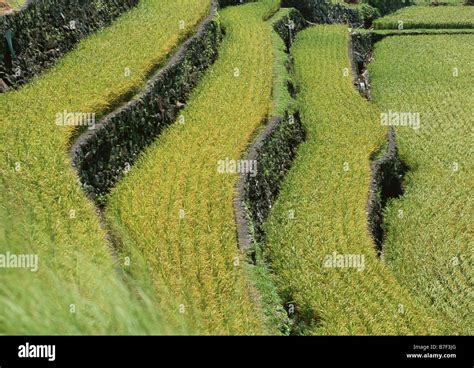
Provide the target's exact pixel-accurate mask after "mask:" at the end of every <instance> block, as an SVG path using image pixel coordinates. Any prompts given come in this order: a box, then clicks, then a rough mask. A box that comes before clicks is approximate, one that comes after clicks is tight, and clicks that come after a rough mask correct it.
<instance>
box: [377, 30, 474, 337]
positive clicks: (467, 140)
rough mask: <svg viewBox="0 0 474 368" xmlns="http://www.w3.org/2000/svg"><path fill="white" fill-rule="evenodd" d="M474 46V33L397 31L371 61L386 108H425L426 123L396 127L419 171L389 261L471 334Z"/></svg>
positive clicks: (388, 248)
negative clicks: (400, 33)
mask: <svg viewBox="0 0 474 368" xmlns="http://www.w3.org/2000/svg"><path fill="white" fill-rule="evenodd" d="M473 45H474V38H473V36H471V35H449V36H445V35H440V36H415V37H409V38H407V37H390V38H387V39H385V40H383V41H382V42H381V43H379V44H377V46H376V50H375V62H374V63H373V64H372V65H371V68H370V75H371V79H372V87H373V98H374V102H375V103H376V104H377V105H378V106H379V107H380V108H381V110H383V111H389V110H391V111H407V112H414V113H419V114H420V128H419V129H418V130H415V129H411V128H410V127H402V126H400V127H398V128H396V132H397V142H398V146H399V149H400V154H401V156H402V159H403V160H404V161H405V162H406V163H407V164H408V165H409V166H410V168H411V170H410V171H409V173H408V175H407V178H406V192H405V195H404V196H403V197H402V198H401V199H399V200H395V201H393V202H392V203H391V204H390V205H389V206H388V208H387V215H386V226H387V228H388V237H387V240H386V242H385V260H386V262H387V264H388V265H389V266H390V268H391V269H392V270H393V272H394V274H395V277H396V278H397V280H399V282H400V284H402V285H403V286H404V287H405V288H406V289H407V290H410V291H411V293H412V294H413V295H417V296H418V297H420V298H421V299H423V300H424V301H425V302H427V303H430V304H432V305H434V306H435V307H436V309H438V310H439V311H440V314H441V315H442V316H443V318H444V319H445V320H446V323H447V325H448V326H451V332H454V333H460V334H464V335H471V334H472V333H473V326H474V321H473V315H474V313H473V307H474V306H473V303H472V301H473V286H474V280H473V277H474V274H473V250H474V249H473V243H472V235H473V227H472V214H473V213H474V209H473V204H472V186H473V183H474V176H473V173H474V170H473V169H474V161H473V144H472V142H473V141H474V140H473V138H474V130H473V128H472V124H473V122H474V121H473V119H474V107H473V104H472V101H474V89H473V88H472V81H473V80H474V62H473V59H472V55H473V53H474V46H473ZM394 55H397V62H396V63H393V56H394ZM427 66H429V68H427ZM414 270H416V272H414Z"/></svg>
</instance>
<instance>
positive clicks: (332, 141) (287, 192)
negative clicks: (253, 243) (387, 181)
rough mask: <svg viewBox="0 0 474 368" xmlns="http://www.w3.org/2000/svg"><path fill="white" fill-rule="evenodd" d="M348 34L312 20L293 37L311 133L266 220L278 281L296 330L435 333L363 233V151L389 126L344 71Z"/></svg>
mask: <svg viewBox="0 0 474 368" xmlns="http://www.w3.org/2000/svg"><path fill="white" fill-rule="evenodd" d="M347 42H348V36H347V29H346V28H345V27H343V26H316V27H314V28H311V29H309V30H306V31H303V32H302V33H301V34H299V35H298V40H297V42H296V43H295V44H294V46H293V56H294V58H295V70H296V80H297V83H298V85H299V88H300V96H299V99H300V105H301V116H302V121H303V124H304V125H305V127H306V130H307V134H308V137H307V141H306V142H305V143H304V144H303V145H302V146H301V147H300V149H299V156H298V158H297V159H296V161H295V163H294V167H293V168H292V170H291V171H290V173H289V175H288V177H287V180H286V182H285V184H284V186H283V189H282V191H281V193H280V196H279V199H278V200H277V202H276V204H275V206H274V208H273V210H272V215H271V217H270V219H269V221H268V223H267V226H266V230H267V233H268V244H267V246H268V248H269V250H268V253H269V258H270V260H271V264H272V267H273V269H274V272H275V275H276V283H277V285H278V287H279V289H280V290H281V292H282V293H283V295H285V300H286V302H287V303H288V304H291V305H293V306H294V308H295V312H296V313H297V314H298V320H299V321H300V322H299V323H301V326H299V328H300V331H298V332H301V333H311V334H324V335H326V334H413V333H415V334H416V333H422V332H421V331H423V333H437V332H438V331H440V330H439V328H440V326H439V325H438V323H437V322H436V321H435V320H434V319H432V318H431V317H430V316H429V313H427V310H428V309H427V308H423V307H422V306H421V305H420V304H418V303H416V302H415V301H414V300H413V298H412V297H411V296H410V295H409V294H408V293H407V292H406V291H404V290H403V288H401V287H400V286H399V284H398V283H397V281H396V279H395V278H394V277H393V276H392V275H391V273H390V271H389V269H388V268H387V267H386V266H385V265H384V264H383V263H381V262H380V261H379V260H378V259H377V257H376V255H375V252H374V248H373V241H372V239H371V238H370V236H369V235H368V231H367V222H366V221H367V220H366V214H365V208H366V204H367V200H368V198H367V196H368V193H367V188H368V187H369V181H370V175H371V174H370V165H369V157H370V155H371V153H372V152H374V151H375V150H376V149H377V147H378V146H379V145H381V144H382V142H383V139H384V135H385V133H386V131H384V129H382V128H381V126H380V125H379V124H377V122H378V119H379V114H378V111H377V109H376V108H374V107H372V106H371V105H370V104H369V103H368V102H367V101H365V100H364V99H362V97H360V96H359V95H358V94H357V92H356V91H355V90H354V88H353V87H352V85H351V83H352V81H351V78H350V77H345V76H344V69H345V68H350V62H349V59H348V55H347ZM290 214H291V215H290ZM334 254H341V255H346V254H354V255H356V254H357V255H360V256H361V257H362V256H363V257H364V265H363V266H362V262H360V263H359V266H360V267H359V270H358V269H357V268H337V267H326V266H325V265H327V264H326V263H325V260H326V257H327V256H332V255H334ZM362 267H363V268H362ZM402 312H403V313H402Z"/></svg>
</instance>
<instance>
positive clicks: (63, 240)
mask: <svg viewBox="0 0 474 368" xmlns="http://www.w3.org/2000/svg"><path fill="white" fill-rule="evenodd" d="M209 3H210V2H209V1H208V0H179V1H174V2H169V3H166V2H165V3H163V2H156V1H154V0H143V1H141V2H140V5H139V6H138V7H137V8H136V9H134V10H132V11H130V12H129V13H127V14H124V15H123V16H122V17H120V18H119V20H118V21H117V22H115V23H114V24H113V25H112V26H111V27H109V28H107V29H106V30H104V31H103V32H100V33H98V34H95V35H93V36H91V37H89V38H88V39H86V40H84V41H83V42H81V43H80V44H79V45H78V46H77V47H76V49H75V50H74V51H72V52H71V53H69V54H68V55H67V56H66V57H64V58H63V59H62V60H61V61H60V62H59V63H58V65H57V66H56V67H55V68H53V69H52V70H51V71H50V72H49V73H48V74H46V75H44V76H42V77H40V78H38V79H36V80H35V81H34V82H33V83H31V84H30V85H28V86H25V87H24V88H22V89H21V90H19V91H17V92H12V93H7V94H2V95H0V190H1V192H0V196H1V197H2V198H1V204H2V206H1V208H0V216H1V217H2V221H1V222H0V252H1V253H4V252H6V251H10V252H13V251H16V252H33V253H36V254H38V255H39V256H40V262H41V263H40V272H39V273H38V274H28V273H25V272H23V271H17V270H8V271H0V272H1V273H0V277H1V282H0V311H1V313H0V332H2V333H18V334H25V333H140V332H155V333H157V332H166V331H164V330H162V329H161V327H160V325H159V324H157V321H156V320H157V318H156V317H155V316H156V315H157V312H156V310H153V308H152V305H150V309H149V310H145V309H141V308H142V307H141V306H139V305H136V303H135V304H134V302H133V298H132V297H131V295H130V293H129V291H127V288H126V287H125V286H124V285H123V283H122V282H121V281H120V280H119V277H118V275H116V274H115V273H114V270H113V267H114V265H113V261H112V259H111V256H110V251H109V249H108V248H107V243H106V242H105V240H104V235H105V234H104V232H103V231H102V230H101V229H100V226H99V221H98V218H97V216H96V214H95V211H94V207H93V205H92V204H91V203H89V202H88V201H87V200H86V199H85V198H84V195H83V193H82V192H81V190H80V188H79V186H78V185H77V182H76V176H75V174H74V173H73V170H72V168H71V166H70V162H69V159H68V152H67V148H68V141H69V138H70V136H71V129H68V128H64V127H58V126H56V125H55V116H56V113H58V112H62V111H63V110H68V111H71V112H77V111H80V112H89V111H94V112H97V113H99V114H100V113H101V112H103V111H104V110H106V109H107V108H108V107H109V106H111V105H112V104H113V103H114V102H115V101H117V99H118V98H119V97H120V96H122V95H124V94H125V93H126V92H127V91H130V90H134V89H135V88H137V87H138V86H140V85H141V84H142V83H143V81H144V79H145V78H146V75H147V73H148V72H149V71H150V70H151V69H152V68H153V66H155V65H156V64H157V63H159V62H160V61H163V60H164V58H165V57H166V55H167V54H168V53H169V52H170V51H171V50H172V49H173V47H175V46H176V45H177V44H178V42H179V40H180V39H183V38H184V37H185V36H186V34H187V33H188V32H189V31H190V30H191V29H194V28H195V25H196V24H197V22H198V21H199V20H200V19H202V18H203V17H204V16H206V15H207V14H208V6H209ZM180 20H185V22H186V25H187V28H186V30H183V31H182V30H180V29H179V21H180ZM125 67H128V68H130V69H131V71H132V76H131V77H128V78H127V77H125V73H124V69H125ZM17 163H18V164H20V165H21V170H20V171H16V170H15V167H16V166H17ZM71 210H74V211H75V218H70V214H71V212H70V211H71ZM73 214H74V213H73ZM58 280H60V281H58ZM71 303H75V304H77V306H78V308H77V310H78V311H77V313H76V314H71V313H69V305H70V304H71ZM150 303H151V302H150Z"/></svg>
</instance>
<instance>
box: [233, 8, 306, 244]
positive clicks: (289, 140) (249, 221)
mask: <svg viewBox="0 0 474 368" xmlns="http://www.w3.org/2000/svg"><path fill="white" fill-rule="evenodd" d="M290 21H292V22H293V24H294V29H293V30H292V32H291V36H290V31H289V28H288V24H289V22H290ZM305 27H306V22H305V21H304V19H303V17H302V15H301V13H300V12H299V11H297V10H292V11H291V12H290V13H289V15H288V16H285V17H283V18H281V19H280V20H279V21H278V22H276V23H275V24H274V25H273V28H274V30H275V32H277V33H278V34H279V35H280V37H281V38H282V39H283V41H284V43H285V45H286V47H287V49H288V48H289V45H290V44H291V42H292V40H293V39H294V37H295V35H296V34H297V33H298V32H299V31H301V30H302V29H303V28H305ZM288 56H289V55H288ZM291 67H292V66H291V62H290V58H289V57H288V63H287V68H288V69H291ZM290 117H291V118H290ZM304 139H305V131H304V128H303V125H302V124H301V121H300V118H299V114H298V112H294V111H289V110H287V111H286V112H285V114H284V116H279V117H275V118H273V119H271V120H270V121H269V123H268V125H267V126H266V127H265V129H264V130H263V132H262V133H261V134H260V135H259V137H258V138H257V139H256V141H255V142H254V143H253V144H252V145H251V147H250V149H249V152H248V155H247V157H246V159H247V160H255V161H256V162H257V173H256V175H255V176H252V175H251V174H250V173H247V174H241V176H240V179H239V182H238V184H237V193H238V195H237V197H236V199H235V203H234V207H235V214H236V222H237V232H238V234H237V235H238V240H239V247H240V248H241V249H242V250H246V249H248V248H249V246H250V245H251V243H252V240H256V241H258V242H260V241H262V240H263V239H264V231H263V223H264V222H265V220H266V219H267V217H268V214H269V212H270V209H271V206H272V204H273V202H274V201H275V199H276V197H277V196H278V193H279V191H280V188H281V185H282V184H283V180H284V179H285V176H286V174H287V172H288V170H289V169H290V168H291V165H292V162H293V160H294V158H295V156H296V151H297V148H298V146H299V144H300V143H301V142H303V141H304ZM251 233H252V234H251Z"/></svg>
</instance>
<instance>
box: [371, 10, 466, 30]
mask: <svg viewBox="0 0 474 368" xmlns="http://www.w3.org/2000/svg"><path fill="white" fill-rule="evenodd" d="M374 28H375V29H399V28H402V29H414V28H461V29H462V28H474V7H472V6H410V7H406V8H402V9H400V10H399V11H397V12H395V13H393V14H389V15H387V16H385V17H383V18H380V19H377V20H376V21H375V22H374Z"/></svg>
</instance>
